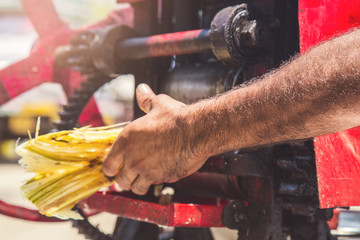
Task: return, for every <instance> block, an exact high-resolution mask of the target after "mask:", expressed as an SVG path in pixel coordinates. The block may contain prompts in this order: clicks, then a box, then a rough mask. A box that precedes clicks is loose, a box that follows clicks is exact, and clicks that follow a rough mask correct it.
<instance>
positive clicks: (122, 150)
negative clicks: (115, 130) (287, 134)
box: [103, 84, 207, 195]
mask: <svg viewBox="0 0 360 240" xmlns="http://www.w3.org/2000/svg"><path fill="white" fill-rule="evenodd" d="M136 97H137V101H138V104H139V106H140V108H141V109H142V110H143V111H144V112H145V113H147V115H145V116H144V117H141V118H139V119H136V120H135V121H133V122H132V123H130V124H129V125H128V126H126V127H125V128H124V130H123V131H122V133H121V134H120V135H119V137H118V138H117V139H116V141H115V143H114V144H113V146H112V148H111V150H110V152H109V153H108V155H107V156H106V158H105V160H104V166H103V170H104V173H105V174H106V175H108V176H115V175H117V176H116V182H117V183H118V184H119V186H120V188H121V189H123V190H130V189H131V190H132V191H133V192H134V193H136V194H140V195H142V194H145V193H146V192H147V191H148V189H149V187H150V185H152V184H156V183H163V182H175V181H177V180H179V179H181V178H183V177H186V176H188V175H190V174H192V173H194V172H195V171H197V170H198V169H199V168H200V167H201V166H202V165H203V164H204V163H205V161H206V159H207V156H197V155H195V154H194V153H193V152H192V146H191V144H192V143H191V140H190V131H191V127H190V126H189V124H188V123H187V121H186V114H184V113H185V112H186V111H187V108H188V106H187V105H185V104H183V103H181V102H179V101H176V100H174V99H172V98H170V97H169V96H167V95H157V96H156V95H155V94H154V92H153V91H152V90H151V89H150V87H149V86H148V85H146V84H140V85H139V86H138V87H137V89H136Z"/></svg>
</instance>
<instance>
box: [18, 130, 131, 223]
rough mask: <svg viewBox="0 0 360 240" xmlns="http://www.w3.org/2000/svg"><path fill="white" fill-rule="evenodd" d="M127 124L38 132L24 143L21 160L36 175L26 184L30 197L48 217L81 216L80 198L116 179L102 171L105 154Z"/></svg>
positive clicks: (26, 192)
mask: <svg viewBox="0 0 360 240" xmlns="http://www.w3.org/2000/svg"><path fill="white" fill-rule="evenodd" d="M126 124H127V123H122V124H117V125H110V126H106V127H97V128H91V127H83V128H76V129H73V130H68V131H60V132H55V133H49V134H46V135H42V136H39V135H38V127H39V124H38V125H37V130H36V134H35V138H31V136H30V139H29V141H27V142H25V143H23V144H21V145H20V146H18V147H17V148H16V152H17V153H18V154H19V155H20V156H21V157H22V159H21V160H20V161H19V163H20V164H21V165H22V166H23V167H24V168H25V169H26V171H27V172H34V173H36V175H35V176H34V177H33V178H32V179H30V180H28V181H27V182H26V183H25V184H24V185H23V186H22V187H21V189H22V191H23V192H24V194H25V197H26V198H27V199H29V200H30V201H31V202H32V203H33V204H34V205H35V206H36V207H37V208H38V209H39V211H40V213H41V214H44V215H46V216H55V217H59V218H62V219H68V218H73V219H81V216H80V214H78V213H77V212H74V211H72V209H73V207H74V206H75V204H76V203H78V202H79V201H80V200H82V199H85V198H87V197H89V196H90V195H92V194H93V193H95V192H97V191H98V190H99V189H101V188H104V187H108V186H110V185H111V184H112V183H113V179H110V178H108V177H106V176H105V175H104V173H103V171H102V163H103V159H104V156H105V155H106V153H107V152H108V151H109V150H110V148H111V146H112V144H113V142H114V141H115V139H116V138H117V136H118V135H119V134H120V132H121V131H122V129H123V127H124V126H125V125H126Z"/></svg>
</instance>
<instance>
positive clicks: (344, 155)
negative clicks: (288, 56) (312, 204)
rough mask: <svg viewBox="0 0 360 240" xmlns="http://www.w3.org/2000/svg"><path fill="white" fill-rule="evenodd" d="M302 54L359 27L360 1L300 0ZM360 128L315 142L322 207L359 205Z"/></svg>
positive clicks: (331, 135) (320, 138)
mask: <svg viewBox="0 0 360 240" xmlns="http://www.w3.org/2000/svg"><path fill="white" fill-rule="evenodd" d="M299 25H300V44H301V53H304V52H305V51H306V50H308V49H309V48H310V47H312V46H314V45H316V44H318V43H320V42H321V41H324V40H326V39H329V38H331V37H334V36H336V35H339V34H341V33H344V32H346V31H348V30H349V29H351V28H353V27H355V26H358V25H360V0H300V1H299ZM359 146H360V128H353V129H350V130H347V131H343V132H340V133H335V134H330V135H326V136H320V137H317V138H316V139H315V152H316V167H317V175H318V187H319V197H320V206H321V207H322V208H329V207H335V206H351V205H360V188H359V186H360V174H359V173H360V148H359Z"/></svg>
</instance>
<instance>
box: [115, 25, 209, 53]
mask: <svg viewBox="0 0 360 240" xmlns="http://www.w3.org/2000/svg"><path fill="white" fill-rule="evenodd" d="M210 50H211V43H210V30H208V29H200V30H191V31H185V32H176V33H167V34H160V35H154V36H150V37H140V38H130V39H126V40H123V41H121V42H119V44H118V46H117V49H116V56H117V57H118V58H120V59H142V58H148V57H163V56H171V55H182V54H190V53H200V52H206V51H210Z"/></svg>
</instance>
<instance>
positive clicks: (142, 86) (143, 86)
mask: <svg viewBox="0 0 360 240" xmlns="http://www.w3.org/2000/svg"><path fill="white" fill-rule="evenodd" d="M136 91H137V92H138V93H141V94H147V93H149V92H150V91H149V86H148V85H147V84H145V83H140V84H139V85H138V86H137V88H136Z"/></svg>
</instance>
